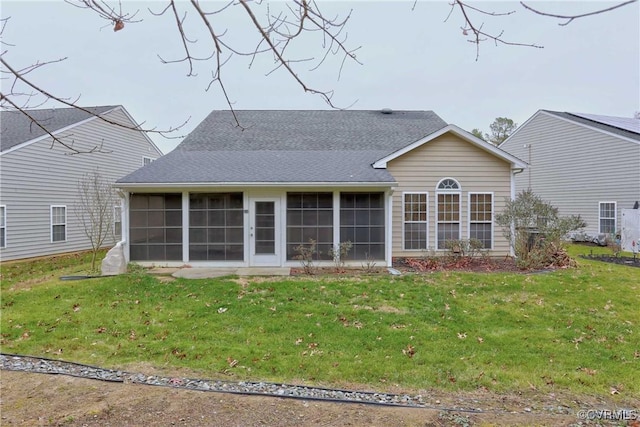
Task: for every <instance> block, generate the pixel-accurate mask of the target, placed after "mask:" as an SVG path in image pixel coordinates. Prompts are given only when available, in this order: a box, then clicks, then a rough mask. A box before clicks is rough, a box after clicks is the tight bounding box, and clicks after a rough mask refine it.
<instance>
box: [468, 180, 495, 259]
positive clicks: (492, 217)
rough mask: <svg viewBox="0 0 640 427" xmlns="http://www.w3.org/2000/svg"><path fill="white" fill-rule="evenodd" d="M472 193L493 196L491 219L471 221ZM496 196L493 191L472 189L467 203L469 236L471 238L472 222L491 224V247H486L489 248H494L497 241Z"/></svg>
mask: <svg viewBox="0 0 640 427" xmlns="http://www.w3.org/2000/svg"><path fill="white" fill-rule="evenodd" d="M472 194H489V195H490V196H491V221H489V222H487V221H471V195H472ZM494 202H495V197H494V195H493V192H492V191H470V192H468V193H467V205H468V207H469V208H468V214H467V238H468V239H471V224H472V223H473V224H491V247H490V248H484V249H488V250H493V246H494V243H495V234H494V230H495V227H494V217H495V207H494Z"/></svg>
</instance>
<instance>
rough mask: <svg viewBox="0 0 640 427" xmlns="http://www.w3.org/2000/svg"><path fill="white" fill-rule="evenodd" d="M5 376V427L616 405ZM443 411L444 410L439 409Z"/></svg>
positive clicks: (501, 419) (542, 416) (308, 419)
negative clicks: (335, 397)
mask: <svg viewBox="0 0 640 427" xmlns="http://www.w3.org/2000/svg"><path fill="white" fill-rule="evenodd" d="M0 374H1V384H2V389H1V401H0V410H1V420H0V424H1V425H2V426H50V425H53V426H300V425H307V426H449V425H454V426H464V425H487V424H490V425H509V426H513V425H549V426H562V425H564V426H569V425H598V424H596V423H595V422H587V423H585V422H584V421H582V424H578V423H579V422H580V421H581V420H579V419H577V417H576V415H575V410H574V409H566V410H565V413H554V410H552V409H549V408H552V407H554V405H556V406H555V407H563V405H567V404H569V403H571V402H572V404H573V405H574V406H575V405H577V407H579V408H580V407H581V408H585V409H588V408H602V407H603V405H611V406H604V407H605V408H606V407H608V408H611V409H613V408H614V406H613V405H614V403H613V402H610V403H607V402H602V401H600V400H598V399H594V398H588V397H583V398H581V399H579V400H578V399H575V397H564V398H563V399H559V398H557V397H555V395H552V396H528V397H526V398H524V397H519V396H517V395H510V396H504V395H495V394H491V393H482V394H477V393H475V394H474V393H471V394H469V393H467V394H442V395H439V396H430V399H434V400H433V401H434V402H438V403H437V405H436V406H435V407H434V408H429V409H422V408H419V409H416V408H399V407H384V406H371V405H361V404H345V403H328V402H318V401H305V400H293V399H282V398H273V397H262V396H243V395H232V394H221V393H210V392H198V391H190V390H179V389H173V388H166V387H151V386H144V385H136V384H122V383H106V382H101V381H95V380H86V379H80V378H74V377H69V376H63V375H46V374H34V373H25V372H12V371H1V372H0ZM462 402H464V403H465V404H467V405H469V403H470V402H473V403H474V404H476V405H477V407H478V408H479V409H481V410H482V411H483V412H481V413H470V412H457V411H449V410H446V408H451V407H456V406H457V407H460V404H461V403H462ZM617 404H618V405H620V402H617ZM440 406H441V407H442V408H443V409H436V408H440ZM615 407H619V406H615ZM565 408H566V406H565ZM566 412H570V413H566ZM599 425H602V424H599ZM617 425H620V424H617Z"/></svg>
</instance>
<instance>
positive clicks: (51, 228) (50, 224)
mask: <svg viewBox="0 0 640 427" xmlns="http://www.w3.org/2000/svg"><path fill="white" fill-rule="evenodd" d="M54 208H64V223H55V224H54V222H53V209H54ZM54 225H64V239H63V240H56V241H54V240H53V226H54ZM49 232H50V234H51V243H63V242H66V241H67V206H66V205H51V206H50V207H49Z"/></svg>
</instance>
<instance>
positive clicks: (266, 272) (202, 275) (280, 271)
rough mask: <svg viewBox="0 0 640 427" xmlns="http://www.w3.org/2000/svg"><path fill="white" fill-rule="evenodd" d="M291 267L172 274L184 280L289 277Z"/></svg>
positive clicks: (182, 269)
mask: <svg viewBox="0 0 640 427" xmlns="http://www.w3.org/2000/svg"><path fill="white" fill-rule="evenodd" d="M290 273H291V269H290V268H289V267H211V268H181V269H179V270H178V271H176V272H175V273H173V274H172V276H173V277H180V278H183V279H209V278H212V277H222V276H231V275H236V276H288V275H289V274H290Z"/></svg>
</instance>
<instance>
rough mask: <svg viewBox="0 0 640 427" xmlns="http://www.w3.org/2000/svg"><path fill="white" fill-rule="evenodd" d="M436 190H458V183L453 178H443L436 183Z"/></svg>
mask: <svg viewBox="0 0 640 427" xmlns="http://www.w3.org/2000/svg"><path fill="white" fill-rule="evenodd" d="M438 190H440V191H441V190H445V191H446V190H460V184H459V183H458V181H456V180H455V179H453V178H445V179H443V180H441V181H440V182H439V183H438Z"/></svg>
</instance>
